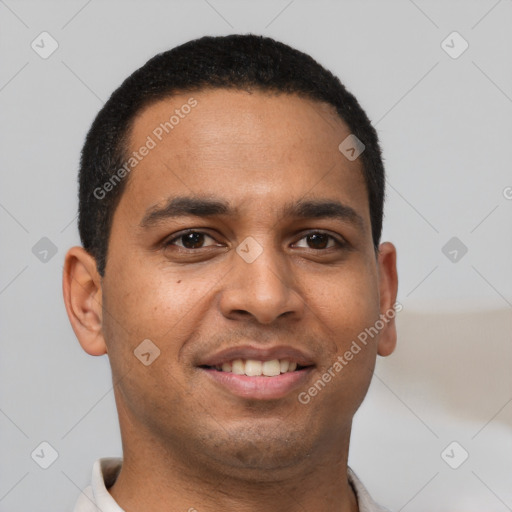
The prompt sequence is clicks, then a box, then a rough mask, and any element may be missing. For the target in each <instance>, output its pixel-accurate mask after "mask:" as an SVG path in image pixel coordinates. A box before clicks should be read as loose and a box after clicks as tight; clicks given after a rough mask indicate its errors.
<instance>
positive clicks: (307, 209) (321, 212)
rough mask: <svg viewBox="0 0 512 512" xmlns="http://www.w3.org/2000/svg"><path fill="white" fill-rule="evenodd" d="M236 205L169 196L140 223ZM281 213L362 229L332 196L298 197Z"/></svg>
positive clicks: (210, 213)
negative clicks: (339, 222)
mask: <svg viewBox="0 0 512 512" xmlns="http://www.w3.org/2000/svg"><path fill="white" fill-rule="evenodd" d="M238 213H239V210H238V208H233V207H231V206H230V205H229V203H228V202H227V201H224V200H221V199H210V198H203V197H194V196H179V197H172V198H169V199H168V200H167V202H166V204H165V205H164V206H162V207H158V206H153V207H150V208H148V210H146V212H145V215H144V217H143V219H142V220H141V222H140V227H141V228H144V229H149V228H151V227H153V226H155V225H158V224H160V223H161V222H163V221H165V220H167V219H172V218H178V217H190V216H192V217H203V218H208V217H215V216H237V215H238ZM281 214H282V215H283V217H290V218H300V219H336V220H341V221H343V222H349V223H351V224H353V225H355V226H356V227H358V228H359V229H360V230H361V231H365V222H364V219H363V217H362V216H361V215H360V214H359V213H357V212H356V211H355V210H354V209H353V208H352V207H350V206H348V205H345V204H343V203H341V202H339V201H336V200H332V199H313V200H309V201H304V200H300V201H297V202H294V203H286V204H285V205H284V206H283V208H282V210H281Z"/></svg>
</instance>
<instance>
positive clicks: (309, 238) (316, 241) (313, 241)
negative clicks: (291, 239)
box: [296, 231, 345, 250]
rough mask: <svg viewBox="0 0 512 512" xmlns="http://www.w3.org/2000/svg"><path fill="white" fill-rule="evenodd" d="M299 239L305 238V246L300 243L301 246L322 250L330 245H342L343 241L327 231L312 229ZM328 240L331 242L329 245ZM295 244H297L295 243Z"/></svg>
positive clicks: (343, 244) (330, 246)
mask: <svg viewBox="0 0 512 512" xmlns="http://www.w3.org/2000/svg"><path fill="white" fill-rule="evenodd" d="M301 240H306V244H307V245H306V246H304V245H302V246H301V247H304V248H307V249H316V250H323V249H330V248H332V247H344V246H345V243H344V242H342V241H341V240H338V239H337V238H335V237H334V236H332V235H328V234H327V233H322V232H320V231H314V232H311V233H308V234H307V235H306V236H304V237H302V238H301ZM329 242H331V245H329ZM296 246H297V244H296Z"/></svg>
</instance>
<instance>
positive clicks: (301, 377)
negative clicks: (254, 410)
mask: <svg viewBox="0 0 512 512" xmlns="http://www.w3.org/2000/svg"><path fill="white" fill-rule="evenodd" d="M200 370H202V371H204V372H205V373H206V374H207V375H208V377H209V378H210V379H213V380H214V381H215V382H217V383H218V384H220V385H221V386H223V387H224V388H225V389H227V390H229V391H230V392H231V393H233V394H234V395H238V396H240V397H242V398H250V399H255V400H275V399H278V398H283V397H285V396H286V395H288V394H289V393H290V392H292V391H293V390H295V389H298V388H300V387H303V386H304V385H305V383H306V381H307V380H308V378H309V376H310V374H311V371H312V370H313V367H312V366H309V367H307V368H303V369H301V370H296V371H294V372H287V373H281V374H280V375H276V376H275V377H265V376H261V377H249V376H247V375H237V374H236V373H230V372H221V371H218V370H215V369H212V368H200Z"/></svg>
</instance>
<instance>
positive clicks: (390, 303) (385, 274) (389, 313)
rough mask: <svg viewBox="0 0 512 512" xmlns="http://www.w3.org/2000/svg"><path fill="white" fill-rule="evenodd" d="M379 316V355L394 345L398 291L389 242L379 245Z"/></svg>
mask: <svg viewBox="0 0 512 512" xmlns="http://www.w3.org/2000/svg"><path fill="white" fill-rule="evenodd" d="M377 264H378V272H379V291H380V318H381V319H382V320H383V321H384V322H385V326H384V328H383V329H382V330H381V333H380V337H379V343H378V347H377V352H378V354H379V355H380V356H389V355H390V354H391V353H392V352H393V350H395V347H396V324H395V314H396V311H395V309H394V305H395V303H396V294H397V291H398V275H397V271H396V248H395V246H394V245H393V244H392V243H390V242H384V243H382V244H380V246H379V256H378V263H377Z"/></svg>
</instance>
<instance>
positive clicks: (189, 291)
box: [100, 90, 396, 471]
mask: <svg viewBox="0 0 512 512" xmlns="http://www.w3.org/2000/svg"><path fill="white" fill-rule="evenodd" d="M191 98H193V100H191ZM194 102H195V104H194ZM186 104H188V105H193V106H192V107H191V108H183V105H186ZM176 109H178V110H179V112H180V115H178V117H179V121H178V122H176V119H174V120H173V127H172V129H170V128H169V126H167V130H168V133H167V132H166V131H165V130H164V129H163V128H162V125H161V123H164V122H165V121H169V117H170V115H171V114H173V113H174V111H175V110H176ZM174 123H175V124H174ZM164 126H165V125H164ZM349 134H350V131H349V129H348V128H347V127H346V125H345V124H344V123H343V122H342V121H341V120H340V119H339V118H338V116H337V115H336V114H335V113H334V111H333V110H332V109H331V107H329V106H327V105H324V104H321V103H318V102H314V101H310V100H306V99H302V98H299V97H298V96H295V95H270V94H268V93H262V92H253V93H248V92H245V91H227V90H210V91H201V92H197V93H194V94H182V95H179V96H175V97H173V98H171V99H166V100H163V101H160V102H158V103H156V104H153V105H151V106H150V107H148V108H146V109H145V110H143V111H142V112H141V113H140V114H139V115H138V117H137V118H136V120H135V122H134V125H133V129H132V131H131V137H130V146H131V151H138V152H139V156H140V153H141V152H140V151H139V148H141V147H142V146H145V145H146V146H147V147H149V146H153V144H152V143H151V142H149V139H148V136H149V137H150V139H151V140H152V141H153V142H154V143H155V145H154V147H151V149H150V150H149V151H148V152H147V154H146V156H144V157H143V158H141V160H140V161H139V162H138V163H137V165H136V167H135V168H134V169H133V170H132V171H131V173H130V175H129V177H128V178H127V179H128V182H127V184H126V185H127V186H126V188H125V190H124V192H123V195H122V197H121V200H120V203H119V205H118V207H117V209H116V211H115V215H114V218H113V224H112V231H111V236H110V240H109V250H108V259H107V264H106V272H105V277H104V279H103V281H102V289H101V297H102V304H103V310H102V319H101V321H102V327H101V333H100V336H101V337H102V339H103V340H104V342H105V344H106V350H107V351H108V355H109V359H110V362H111V365H112V371H113V378H114V381H118V380H119V384H118V386H117V387H116V400H117V404H118V409H119V414H120V422H121V429H122V430H123V429H124V430H125V431H127V430H128V429H129V427H128V425H131V426H132V427H133V426H135V427H136V428H133V429H132V430H133V431H138V432H143V433H144V436H147V437H149V438H152V439H154V440H155V442H156V443H157V444H159V445H161V446H162V447H166V449H170V450H171V451H173V453H175V454H181V456H183V458H184V459H187V460H196V461H203V462H204V461H210V462H209V463H210V464H211V463H215V464H219V466H220V465H222V466H224V467H231V468H234V470H244V471H251V470H254V471H260V470H264V469H270V468H279V467H283V468H284V467H291V466H293V465H295V464H300V463H301V462H302V461H304V460H306V459H307V458H310V457H311V456H313V455H320V454H324V455H325V454H328V453H329V452H330V451H332V449H333V447H335V446H337V445H339V443H341V442H344V441H347V440H348V436H349V432H350V426H351V421H352V417H353V415H354V413H355V411H356V410H357V408H358V407H359V405H360V403H361V401H362V399H363V397H364V395H365V394H366V391H367V389H368V385H369V382H370V379H371V375H372V371H373V367H374V363H375V358H376V355H377V353H378V352H380V353H382V354H383V355H386V354H387V353H389V352H390V351H391V350H392V349H393V346H394V330H393V329H394V327H393V325H392V324H393V322H392V321H391V322H390V323H389V324H388V325H386V327H385V328H383V329H381V330H380V331H379V333H378V334H377V335H376V336H374V337H373V338H370V337H368V341H367V343H366V344H365V345H363V344H362V343H360V342H359V343H358V345H359V346H360V350H359V351H358V352H357V353H354V352H355V350H354V349H351V347H353V346H354V345H353V342H354V340H358V336H360V335H361V333H362V332H364V331H365V329H367V328H368V327H370V326H373V325H374V324H375V323H376V321H378V320H379V315H380V314H383V313H385V312H386V310H387V309H388V310H389V308H390V307H391V305H392V304H393V303H394V299H395V295H396V286H395V285H396V274H394V272H395V271H394V265H395V262H394V257H393V254H394V253H393V251H394V248H392V246H391V244H384V246H383V255H381V256H380V257H379V258H377V256H376V254H375V251H374V248H373V242H372V236H371V224H370V216H369V205H368V198H367V190H366V187H365V182H364V179H363V175H362V163H361V162H360V159H356V160H354V161H349V160H348V159H347V158H346V157H345V156H344V155H343V154H342V153H341V152H340V151H339V150H338V145H339V144H340V143H341V142H342V141H343V140H344V139H345V138H346V137H347V136H348V135H349ZM142 152H143V153H146V152H145V151H142ZM359 339H361V338H359ZM143 340H151V341H150V342H147V341H146V342H145V343H146V345H142V346H141V348H140V349H139V353H140V352H143V353H144V354H146V355H144V356H143V357H142V359H143V360H144V359H145V362H146V363H148V364H144V363H143V362H141V360H139V358H137V357H136V356H135V355H134V351H137V350H136V349H137V347H139V346H140V344H141V342H142V341H143ZM156 347H157V348H156ZM351 350H352V353H353V357H352V358H350V360H348V361H347V357H346V353H347V351H348V352H350V351H351ZM157 351H159V355H158V357H156V358H155V356H156V354H157ZM148 354H149V355H148ZM247 360H248V362H247ZM337 361H338V363H339V364H342V363H341V361H343V362H344V363H343V364H342V369H341V370H340V369H339V366H336V364H335V363H336V362H337ZM263 363H264V364H263ZM295 365H297V367H296V369H295V370H294V371H291V370H292V369H293V368H294V366H295ZM286 368H288V370H286ZM261 372H264V373H265V374H266V375H259V376H258V373H261ZM281 372H283V373H281ZM326 373H328V374H330V375H331V378H330V379H329V378H326V377H325V374H326ZM319 379H320V380H323V382H324V385H323V386H322V385H319V384H318V381H319ZM326 381H327V382H326ZM315 383H316V390H317V391H316V392H314V391H311V389H312V387H315ZM175 456H176V455H175ZM212 461H213V462H212Z"/></svg>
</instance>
